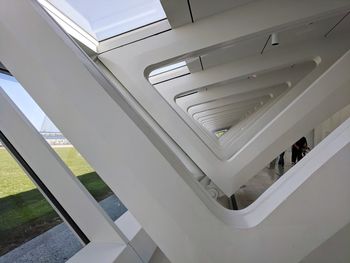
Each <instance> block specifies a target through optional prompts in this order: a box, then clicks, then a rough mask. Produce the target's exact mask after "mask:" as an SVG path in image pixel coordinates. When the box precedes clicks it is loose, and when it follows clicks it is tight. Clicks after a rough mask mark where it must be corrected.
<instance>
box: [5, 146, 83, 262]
mask: <svg viewBox="0 0 350 263" xmlns="http://www.w3.org/2000/svg"><path fill="white" fill-rule="evenodd" d="M81 248H82V244H81V243H80V241H79V239H78V238H77V236H76V235H75V234H73V233H72V232H71V230H70V228H69V227H68V226H67V225H66V224H65V223H63V221H62V219H61V218H60V217H59V215H58V214H57V213H56V212H55V210H54V209H53V208H52V207H51V205H50V204H49V202H48V201H47V200H46V199H45V198H44V196H43V195H42V194H41V193H40V191H39V190H38V189H37V188H36V186H35V185H34V184H33V182H32V181H31V180H30V179H29V177H28V176H26V174H25V173H24V172H23V170H22V169H21V167H20V166H19V165H18V164H17V162H16V161H15V159H14V158H13V157H12V156H11V155H10V154H9V152H8V151H7V150H6V149H5V148H4V147H3V146H0V262H57V263H59V262H66V261H67V260H68V259H69V258H70V257H72V256H73V255H74V254H75V253H76V252H78V251H79V250H80V249H81Z"/></svg>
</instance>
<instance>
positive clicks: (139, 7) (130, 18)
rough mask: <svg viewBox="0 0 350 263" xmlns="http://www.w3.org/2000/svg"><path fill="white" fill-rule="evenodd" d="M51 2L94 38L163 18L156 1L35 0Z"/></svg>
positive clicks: (159, 5)
mask: <svg viewBox="0 0 350 263" xmlns="http://www.w3.org/2000/svg"><path fill="white" fill-rule="evenodd" d="M39 2H40V3H42V4H44V5H45V2H46V3H47V2H48V3H50V4H51V5H53V6H54V7H55V8H56V9H57V10H59V12H61V13H62V14H63V15H64V16H66V17H67V18H68V19H69V20H71V21H73V22H74V23H75V24H77V25H78V26H79V27H81V28H82V29H83V30H85V31H86V32H87V33H88V34H90V35H91V36H92V37H94V38H95V39H96V40H98V41H101V40H105V39H107V38H110V37H113V36H116V35H119V34H122V33H125V32H128V31H131V30H134V29H136V28H139V27H142V26H145V25H148V24H151V23H153V22H156V21H159V20H162V19H165V18H166V15H165V13H164V10H163V8H162V5H161V3H160V1H159V0H128V1H124V0H99V1H84V0H39Z"/></svg>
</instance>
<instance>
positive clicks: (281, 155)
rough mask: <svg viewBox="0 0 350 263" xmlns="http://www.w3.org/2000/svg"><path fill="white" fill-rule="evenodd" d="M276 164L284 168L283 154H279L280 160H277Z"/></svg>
mask: <svg viewBox="0 0 350 263" xmlns="http://www.w3.org/2000/svg"><path fill="white" fill-rule="evenodd" d="M278 164H279V165H282V166H284V152H282V153H281V154H280V158H279V160H278Z"/></svg>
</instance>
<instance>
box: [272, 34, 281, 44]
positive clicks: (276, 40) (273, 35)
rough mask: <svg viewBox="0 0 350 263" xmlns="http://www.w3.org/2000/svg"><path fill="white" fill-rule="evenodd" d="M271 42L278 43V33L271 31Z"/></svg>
mask: <svg viewBox="0 0 350 263" xmlns="http://www.w3.org/2000/svg"><path fill="white" fill-rule="evenodd" d="M271 44H272V45H273V46H278V45H279V44H280V41H279V39H278V34H277V33H272V35H271Z"/></svg>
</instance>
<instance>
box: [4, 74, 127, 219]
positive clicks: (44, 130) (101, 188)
mask: <svg viewBox="0 0 350 263" xmlns="http://www.w3.org/2000/svg"><path fill="white" fill-rule="evenodd" d="M0 87H2V88H3V90H4V91H5V92H6V93H7V95H8V96H9V97H10V98H11V99H12V100H13V102H14V103H15V104H16V105H17V107H18V108H19V109H20V110H21V111H22V112H23V114H24V115H25V116H26V117H27V118H28V119H29V121H30V122H31V123H32V124H33V126H34V127H35V128H36V129H37V130H38V131H39V132H40V134H41V135H42V136H43V137H44V138H45V139H46V141H47V142H48V143H49V144H50V145H51V146H52V147H53V149H54V150H55V152H56V153H57V154H58V155H59V156H60V157H61V159H62V160H63V161H64V162H65V164H66V165H67V166H68V167H69V168H70V170H71V171H72V172H73V174H74V175H75V176H77V177H78V179H79V180H80V182H81V183H82V184H83V185H84V186H85V187H86V189H87V190H88V191H89V192H90V194H91V195H92V196H93V197H94V198H95V200H96V201H98V202H100V205H101V206H102V208H103V209H104V210H105V212H106V213H107V214H108V215H109V216H110V217H111V219H112V220H113V221H114V220H116V219H117V218H119V216H121V215H122V214H123V213H124V212H125V211H127V209H126V208H125V206H124V205H123V204H122V203H121V202H120V200H119V199H118V198H117V197H116V196H115V195H114V194H113V192H112V190H111V189H110V188H109V187H108V186H107V185H106V184H105V183H104V181H103V180H102V179H101V178H100V177H99V176H98V174H97V173H96V172H95V171H94V169H93V168H92V167H91V166H90V165H89V164H88V163H87V161H86V160H85V159H84V157H83V156H82V155H81V154H80V153H79V152H78V151H77V150H76V149H75V148H74V146H73V145H72V144H71V143H70V142H69V141H68V140H67V139H66V138H65V137H64V135H63V134H62V133H61V132H60V131H59V130H58V128H57V127H56V126H55V125H54V124H53V123H52V122H51V120H50V119H49V118H48V117H47V116H46V115H45V113H44V112H43V111H42V110H41V108H40V107H39V106H38V105H37V104H36V103H35V102H34V100H33V99H32V98H31V97H30V95H29V94H28V93H27V92H26V91H25V90H24V89H23V87H22V86H21V85H20V84H19V83H18V82H17V81H16V79H15V78H14V77H12V76H9V75H5V74H2V73H0Z"/></svg>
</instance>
